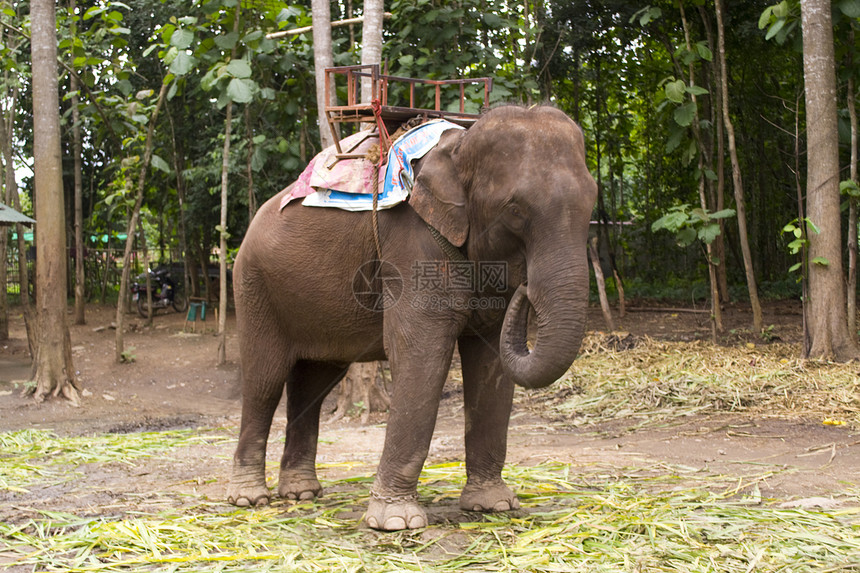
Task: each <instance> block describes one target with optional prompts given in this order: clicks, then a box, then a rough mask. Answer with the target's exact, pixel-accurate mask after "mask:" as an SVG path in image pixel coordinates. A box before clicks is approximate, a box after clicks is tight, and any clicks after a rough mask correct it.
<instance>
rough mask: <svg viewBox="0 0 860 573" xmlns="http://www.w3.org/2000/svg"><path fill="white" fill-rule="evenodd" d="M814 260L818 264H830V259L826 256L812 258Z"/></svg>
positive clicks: (823, 265) (824, 265)
mask: <svg viewBox="0 0 860 573" xmlns="http://www.w3.org/2000/svg"><path fill="white" fill-rule="evenodd" d="M812 262H813V263H815V264H816V265H821V266H822V267H826V266H829V265H830V261H828V260H827V258H826V257H815V258H814V259H812Z"/></svg>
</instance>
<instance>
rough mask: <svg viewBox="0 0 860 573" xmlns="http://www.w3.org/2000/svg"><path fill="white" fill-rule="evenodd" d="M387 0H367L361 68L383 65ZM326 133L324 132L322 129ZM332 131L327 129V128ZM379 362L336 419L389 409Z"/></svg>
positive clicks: (357, 372) (358, 372)
mask: <svg viewBox="0 0 860 573" xmlns="http://www.w3.org/2000/svg"><path fill="white" fill-rule="evenodd" d="M383 5H384V0H364V20H363V21H362V27H361V65H363V66H368V65H372V64H379V63H380V60H381V58H382V18H383V12H384V6H383ZM372 97H373V85H372V83H371V81H370V79H369V78H362V80H361V101H363V102H369V101H371V99H372ZM321 129H323V128H321ZM325 129H326V130H327V129H328V128H327V127H326V128H325ZM380 371H381V366H380V363H379V362H364V363H355V364H353V365H352V366H351V367H350V369H349V372H347V374H346V377H345V378H344V380H343V382H341V384H340V390H339V393H338V399H337V410H336V411H335V419H337V418H340V417H342V416H344V415H345V414H347V413H349V411H350V410H351V409H353V408H354V405H355V404H358V403H360V404H362V406H363V410H362V413H361V420H362V423H365V424H366V423H367V422H368V420H369V416H370V413H371V412H379V411H385V410H386V409H387V408H388V403H389V402H388V394H387V392H386V391H385V385H384V383H383V384H382V385H381V386H380V380H381V379H380V378H379V377H378V376H377V373H378V372H380Z"/></svg>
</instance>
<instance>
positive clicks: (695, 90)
mask: <svg viewBox="0 0 860 573" xmlns="http://www.w3.org/2000/svg"><path fill="white" fill-rule="evenodd" d="M687 93H688V94H692V95H694V96H700V95H705V94H706V93H708V90H706V89H705V88H703V87H701V86H687Z"/></svg>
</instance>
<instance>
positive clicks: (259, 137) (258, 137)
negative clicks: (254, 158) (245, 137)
mask: <svg viewBox="0 0 860 573" xmlns="http://www.w3.org/2000/svg"><path fill="white" fill-rule="evenodd" d="M251 141H253V142H254V145H260V144H261V143H263V142H264V141H266V134H265V133H261V134H259V135H255V136H254V138H253V139H252V140H251Z"/></svg>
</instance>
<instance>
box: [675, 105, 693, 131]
mask: <svg viewBox="0 0 860 573" xmlns="http://www.w3.org/2000/svg"><path fill="white" fill-rule="evenodd" d="M673 117H674V118H675V122H676V123H677V124H678V125H680V126H681V127H689V126H690V124H691V123H693V118H695V117H696V104H695V103H693V102H687V103H685V104H684V105H682V106H680V107H678V108H676V109H675V113H674V115H673Z"/></svg>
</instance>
